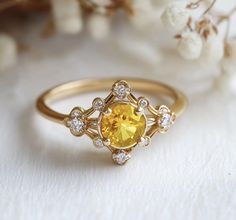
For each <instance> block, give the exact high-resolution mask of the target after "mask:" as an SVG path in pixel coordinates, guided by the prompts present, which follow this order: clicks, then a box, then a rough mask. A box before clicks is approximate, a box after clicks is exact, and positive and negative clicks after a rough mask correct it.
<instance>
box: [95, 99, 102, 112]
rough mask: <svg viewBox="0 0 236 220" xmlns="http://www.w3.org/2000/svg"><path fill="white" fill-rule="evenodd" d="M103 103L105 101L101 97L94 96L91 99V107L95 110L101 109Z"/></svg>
mask: <svg viewBox="0 0 236 220" xmlns="http://www.w3.org/2000/svg"><path fill="white" fill-rule="evenodd" d="M104 105H105V102H104V100H103V99H101V98H96V99H94V100H93V108H94V109H95V110H98V111H101V110H102V109H103V107H104Z"/></svg>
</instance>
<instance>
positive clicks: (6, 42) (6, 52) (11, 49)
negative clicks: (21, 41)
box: [0, 34, 17, 70]
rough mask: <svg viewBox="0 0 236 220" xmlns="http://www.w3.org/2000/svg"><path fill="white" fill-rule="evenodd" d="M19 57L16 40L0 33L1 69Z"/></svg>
mask: <svg viewBox="0 0 236 220" xmlns="http://www.w3.org/2000/svg"><path fill="white" fill-rule="evenodd" d="M16 58H17V44H16V42H15V40H14V39H13V38H12V37H10V36H8V35H6V34H0V70H4V69H6V68H8V67H10V66H12V65H13V64H15V62H16Z"/></svg>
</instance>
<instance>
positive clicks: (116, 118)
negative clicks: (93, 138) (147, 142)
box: [101, 102, 146, 149]
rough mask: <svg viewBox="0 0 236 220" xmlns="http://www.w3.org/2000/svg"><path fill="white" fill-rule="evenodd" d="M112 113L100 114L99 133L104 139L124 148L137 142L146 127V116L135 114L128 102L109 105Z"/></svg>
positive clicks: (115, 146) (116, 146)
mask: <svg viewBox="0 0 236 220" xmlns="http://www.w3.org/2000/svg"><path fill="white" fill-rule="evenodd" d="M109 108H110V109H111V111H112V113H111V114H110V115H102V118H101V133H102V136H103V138H104V139H109V140H110V142H111V146H112V147H114V148H118V149H125V148H129V147H132V146H134V145H135V144H137V142H138V141H139V139H140V138H141V137H142V136H143V134H144V132H145V128H146V118H145V116H144V115H143V114H140V115H137V114H136V113H135V107H134V106H132V105H131V104H130V103H125V102H115V103H113V104H111V105H110V106H109Z"/></svg>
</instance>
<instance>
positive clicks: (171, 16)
mask: <svg viewBox="0 0 236 220" xmlns="http://www.w3.org/2000/svg"><path fill="white" fill-rule="evenodd" d="M186 6H187V5H186V2H178V1H177V2H171V3H170V4H168V6H167V8H166V9H165V11H164V12H163V14H162V16H161V20H162V23H163V24H164V25H165V26H166V28H167V29H169V30H173V31H176V32H178V31H181V30H183V29H184V27H185V26H186V24H187V23H188V19H189V10H188V9H187V8H186Z"/></svg>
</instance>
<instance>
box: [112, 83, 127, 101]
mask: <svg viewBox="0 0 236 220" xmlns="http://www.w3.org/2000/svg"><path fill="white" fill-rule="evenodd" d="M112 91H113V93H114V94H115V95H116V96H117V97H118V98H119V99H123V98H125V97H126V96H127V95H128V94H129V93H130V88H129V86H128V84H127V83H126V82H123V81H120V82H118V83H116V84H115V85H114V87H113V90H112Z"/></svg>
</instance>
